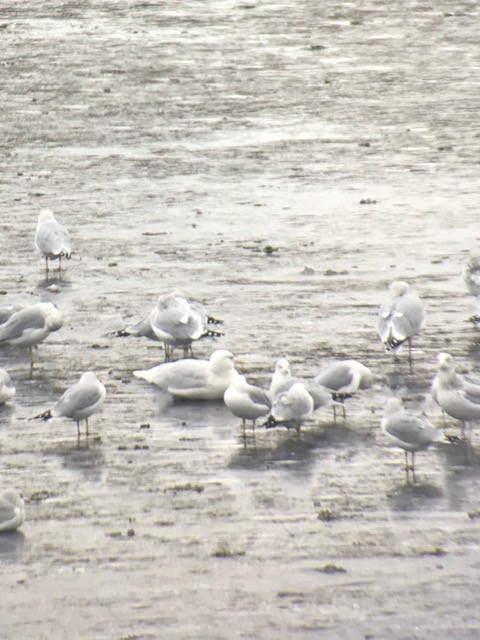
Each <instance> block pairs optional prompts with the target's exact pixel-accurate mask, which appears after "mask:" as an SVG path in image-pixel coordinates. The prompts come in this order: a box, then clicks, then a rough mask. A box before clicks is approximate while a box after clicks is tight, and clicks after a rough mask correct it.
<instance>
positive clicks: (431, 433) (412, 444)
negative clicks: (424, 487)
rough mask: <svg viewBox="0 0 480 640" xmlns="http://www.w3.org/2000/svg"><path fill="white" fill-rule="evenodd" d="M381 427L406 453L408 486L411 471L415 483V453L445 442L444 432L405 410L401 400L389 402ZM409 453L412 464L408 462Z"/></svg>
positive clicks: (390, 400) (392, 399) (394, 399)
mask: <svg viewBox="0 0 480 640" xmlns="http://www.w3.org/2000/svg"><path fill="white" fill-rule="evenodd" d="M381 426H382V431H383V433H384V434H385V435H386V436H387V437H388V438H389V439H390V440H391V441H392V442H393V444H394V445H395V446H397V447H400V448H401V449H403V450H404V451H405V473H406V475H407V484H408V483H409V481H410V476H409V472H410V471H411V472H412V480H413V482H415V452H416V451H424V450H425V449H428V447H429V446H430V445H431V444H433V443H434V442H440V441H445V437H444V435H443V433H442V431H440V430H439V429H435V427H433V426H432V425H431V424H430V423H429V422H427V421H426V420H425V419H424V418H421V417H420V416H417V415H416V414H415V413H413V412H412V411H407V410H406V409H404V407H403V405H402V401H401V400H400V398H390V399H389V400H388V402H387V405H386V407H385V415H384V417H383V419H382V423H381ZM409 452H410V454H411V462H409V461H408V453H409Z"/></svg>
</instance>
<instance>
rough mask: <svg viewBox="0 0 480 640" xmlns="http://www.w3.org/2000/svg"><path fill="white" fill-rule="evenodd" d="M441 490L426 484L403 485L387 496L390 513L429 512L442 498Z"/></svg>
mask: <svg viewBox="0 0 480 640" xmlns="http://www.w3.org/2000/svg"><path fill="white" fill-rule="evenodd" d="M443 495H444V493H443V489H442V488H441V487H437V486H435V485H433V484H430V483H428V482H425V483H424V482H421V481H420V482H416V483H415V484H406V483H405V484H403V485H400V486H397V487H395V489H393V491H391V492H390V493H389V494H387V502H388V505H389V507H390V509H391V510H392V511H395V512H404V513H407V512H410V511H431V510H432V508H433V507H434V505H435V503H436V502H438V501H439V500H441V499H442V498H443Z"/></svg>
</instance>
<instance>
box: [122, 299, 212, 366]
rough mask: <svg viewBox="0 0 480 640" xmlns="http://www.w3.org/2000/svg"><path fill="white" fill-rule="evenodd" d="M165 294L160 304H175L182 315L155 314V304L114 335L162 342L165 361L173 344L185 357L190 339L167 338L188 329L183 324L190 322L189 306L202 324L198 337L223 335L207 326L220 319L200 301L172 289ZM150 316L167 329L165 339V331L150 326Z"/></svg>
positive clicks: (156, 308)
mask: <svg viewBox="0 0 480 640" xmlns="http://www.w3.org/2000/svg"><path fill="white" fill-rule="evenodd" d="M167 295H168V300H167V302H165V296H161V298H163V302H162V303H161V304H162V305H165V304H169V305H172V306H173V305H176V306H177V308H181V309H182V310H183V315H182V314H179V315H177V317H176V320H175V317H174V314H173V313H172V312H170V315H168V316H167V313H166V312H165V313H164V314H163V315H162V316H160V315H158V314H156V312H157V310H158V305H157V306H155V307H154V308H153V309H152V310H151V311H149V312H148V313H147V314H146V315H145V316H144V317H143V318H142V319H141V320H140V321H139V322H136V323H135V324H133V325H131V326H129V327H126V328H125V329H120V330H119V331H117V332H116V335H117V336H121V337H123V336H137V337H145V338H149V339H150V340H155V341H157V342H162V343H164V346H165V361H166V362H167V361H169V360H171V359H172V357H173V348H174V347H175V346H180V347H183V349H184V357H187V355H188V351H189V350H190V352H191V350H192V347H191V344H192V343H191V341H190V342H189V340H188V339H187V340H186V341H183V340H180V342H179V344H173V342H172V340H170V342H168V338H169V337H170V338H171V336H172V334H174V333H175V332H177V334H179V333H180V331H181V330H184V331H188V328H187V329H186V330H185V327H184V324H188V322H189V321H190V322H191V319H190V318H189V310H188V307H189V308H190V310H191V311H192V315H193V316H194V317H195V319H196V320H197V321H198V318H200V321H201V323H202V326H203V332H202V333H201V335H200V337H199V339H200V338H206V337H214V338H217V337H220V336H223V333H221V332H219V331H213V330H211V329H210V327H209V324H210V323H212V324H221V323H222V321H221V320H217V319H215V318H213V316H210V315H208V313H207V311H206V309H205V307H204V306H203V305H202V304H200V302H197V301H189V300H187V299H185V298H184V297H183V296H182V294H181V293H179V292H177V291H174V292H173V293H171V294H167ZM172 296H173V298H174V299H175V301H173V299H172V298H171V297H172ZM187 305H188V307H187ZM152 317H155V318H156V322H157V324H158V327H160V328H162V327H163V329H167V333H168V336H167V341H166V340H165V331H162V332H160V331H157V332H155V331H154V329H153V326H152ZM182 319H183V320H186V323H183V324H182ZM168 322H170V325H169V326H168V327H167V323H168ZM175 322H177V324H178V327H179V328H178V327H175V326H174V325H175ZM162 323H163V324H162ZM192 355H193V354H192Z"/></svg>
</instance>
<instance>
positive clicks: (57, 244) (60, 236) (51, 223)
mask: <svg viewBox="0 0 480 640" xmlns="http://www.w3.org/2000/svg"><path fill="white" fill-rule="evenodd" d="M35 243H36V245H37V248H38V250H39V251H40V253H42V254H43V255H44V256H45V267H46V271H47V273H48V261H49V260H57V259H58V269H59V270H61V266H62V258H63V257H65V258H67V260H69V259H70V256H71V255H72V249H71V245H70V234H69V233H68V231H67V229H65V227H63V226H62V225H61V224H60V223H59V222H57V220H56V219H55V216H54V215H53V213H52V212H51V211H50V209H42V210H41V211H40V215H39V216H38V224H37V231H36V234H35Z"/></svg>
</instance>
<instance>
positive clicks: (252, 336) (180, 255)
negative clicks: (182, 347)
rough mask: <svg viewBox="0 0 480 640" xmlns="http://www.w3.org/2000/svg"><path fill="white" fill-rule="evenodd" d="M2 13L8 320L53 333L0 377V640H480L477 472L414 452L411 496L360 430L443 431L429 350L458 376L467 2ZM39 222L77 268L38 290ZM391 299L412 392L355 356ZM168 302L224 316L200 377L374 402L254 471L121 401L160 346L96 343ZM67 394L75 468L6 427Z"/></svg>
mask: <svg viewBox="0 0 480 640" xmlns="http://www.w3.org/2000/svg"><path fill="white" fill-rule="evenodd" d="M0 6H1V13H0V16H1V20H0V27H1V28H0V42H1V49H0V51H1V54H0V62H1V84H0V95H1V104H2V110H1V113H2V115H1V120H0V126H1V149H2V160H1V170H2V171H1V176H0V180H1V186H2V197H1V199H0V225H1V238H0V242H1V256H2V257H1V267H2V269H1V283H0V288H1V290H2V293H5V295H4V296H3V297H2V302H3V301H5V302H14V301H21V302H34V301H37V300H39V299H44V300H52V301H54V302H55V303H56V304H58V306H59V307H60V308H61V309H62V310H63V312H64V315H65V324H64V326H63V328H62V329H61V330H60V331H59V332H58V333H57V334H54V335H52V336H51V337H50V338H49V339H48V340H47V341H46V342H45V343H44V344H43V345H41V346H40V348H39V349H38V353H37V358H38V365H37V367H36V371H35V375H34V378H33V379H32V380H29V379H28V377H27V376H28V355H27V353H25V352H24V351H13V350H4V351H2V353H1V354H0V365H1V366H5V367H7V368H8V369H9V370H10V371H11V374H12V377H13V378H14V381H15V383H16V385H17V396H16V399H15V402H14V403H12V404H11V406H10V407H7V408H4V409H2V411H1V414H0V462H1V465H0V482H1V484H2V485H7V484H12V485H14V486H16V487H18V488H19V489H20V490H21V491H23V493H24V495H25V497H26V502H27V515H28V520H27V522H25V524H24V526H23V527H22V529H21V533H18V534H17V535H13V536H2V537H1V538H0V572H1V580H2V592H1V593H2V597H1V600H0V637H1V638H2V640H3V639H4V638H5V639H8V640H10V639H20V638H21V639H22V640H30V639H31V640H39V639H43V638H45V639H46V638H48V639H51V638H55V639H56V638H66V639H77V638H82V639H84V638H88V639H111V638H115V639H120V638H122V639H124V640H125V639H127V638H129V639H130V640H133V639H142V640H143V639H147V638H148V639H150V638H168V639H172V640H187V639H189V640H190V639H191V640H194V639H198V638H202V639H206V640H217V639H230V638H232V639H240V638H258V639H270V638H276V639H278V638H281V639H282V640H283V639H290V638H295V639H296V640H297V639H303V638H327V639H332V640H333V639H335V640H336V639H338V640H344V639H348V640H349V639H352V640H357V639H367V638H370V639H385V640H387V639H388V640H390V639H395V640H411V639H412V638H420V639H424V638H425V639H427V638H428V639H430V638H432V637H434V638H437V639H442V640H443V639H445V640H447V639H449V640H450V639H451V638H455V639H460V640H463V639H469V640H473V639H476V638H479V637H480V608H479V605H480V597H479V591H478V585H479V581H480V555H479V550H480V520H479V519H476V518H474V517H471V516H474V515H475V513H477V512H478V510H479V509H480V466H479V463H478V460H477V459H476V457H472V459H471V460H470V461H469V462H468V463H466V462H465V458H464V455H463V451H462V449H461V447H458V446H457V447H455V446H453V445H452V446H449V447H439V448H437V449H435V450H430V451H429V452H427V453H425V454H420V455H419V456H418V476H419V484H418V486H417V487H415V488H411V487H407V486H405V484H404V474H403V469H402V452H400V451H398V450H394V449H391V448H389V447H388V446H387V443H386V442H385V440H384V438H383V437H382V435H381V433H380V432H379V422H380V418H381V415H382V411H383V406H384V403H385V399H386V398H387V397H388V396H389V395H391V394H392V393H397V394H401V395H403V396H404V397H406V398H407V399H408V400H409V401H410V404H411V405H412V406H416V407H419V408H420V407H421V406H422V407H423V408H424V409H425V410H426V412H427V413H428V415H429V416H430V417H431V419H432V420H434V421H436V422H438V421H439V420H440V414H439V410H438V408H437V407H436V406H435V405H434V403H433V401H432V400H431V398H430V397H429V386H430V381H431V379H432V376H433V375H434V370H435V359H436V354H437V353H438V352H439V351H441V350H448V351H450V352H451V353H452V354H453V355H454V357H455V359H456V361H457V362H458V364H459V367H460V368H461V369H462V370H475V369H478V367H479V349H478V342H479V333H478V332H475V330H474V329H473V328H472V327H471V326H470V325H469V324H468V323H467V322H466V318H467V317H468V315H469V312H470V306H471V300H470V299H469V297H468V295H467V294H466V292H465V289H464V285H463V282H462V279H461V275H460V273H461V269H462V266H463V263H464V261H465V259H466V258H467V256H468V255H469V254H470V253H471V252H474V251H476V249H477V247H478V241H479V235H478V234H479V227H478V222H479V213H478V211H479V209H478V206H479V204H478V203H479V193H480V187H479V179H478V178H479V158H480V155H479V151H480V138H479V132H478V104H479V88H478V87H479V84H478V83H479V65H480V49H479V47H478V24H479V17H480V16H479V13H480V12H479V8H478V5H477V3H475V2H467V1H464V2H455V3H452V2H447V1H446V0H439V1H438V2H435V3H425V2H416V1H411V2H409V1H407V0H401V1H399V2H380V1H374V0H367V1H366V2H364V1H360V0H357V1H356V2H355V1H354V2H349V3H339V2H333V1H331V0H325V1H322V2H318V1H317V0H310V1H302V2H294V1H293V0H290V1H288V2H287V1H286V0H278V1H276V2H274V1H273V0H265V1H263V0H253V1H250V0H248V2H247V1H244V2H237V1H233V0H231V1H229V0H218V1H216V2H214V1H204V2H200V1H198V2H194V1H190V2H188V1H186V0H177V1H175V2H149V1H145V2H140V1H134V0H125V1H116V2H111V1H108V0H104V1H101V0H96V1H95V0H92V1H87V0H78V1H76V2H55V1H50V0H46V1H45V2H40V1H38V0H37V1H36V0H32V1H28V2H7V1H5V0H4V1H3V2H0ZM362 202H363V204H362ZM42 207H50V208H52V209H53V210H54V211H55V212H56V214H57V216H58V218H59V219H60V220H61V221H62V222H64V223H65V224H66V225H67V226H68V227H69V228H70V230H71V234H72V237H73V242H74V250H75V254H74V256H73V258H72V260H71V262H70V263H68V265H67V268H66V271H65V275H64V278H63V279H62V280H61V281H58V284H59V287H60V292H59V293H51V292H49V291H47V289H46V287H47V286H48V285H50V284H52V280H50V281H48V282H46V281H45V274H44V270H43V262H42V259H41V258H40V256H38V254H37V253H36V251H35V249H34V247H33V235H34V230H35V226H36V220H37V216H38V211H39V209H40V208H42ZM267 246H271V247H273V248H274V249H278V250H277V251H275V252H274V253H273V254H272V255H267V254H266V253H265V251H264V249H265V247H267ZM305 267H308V269H307V271H308V273H304V269H305ZM397 278H404V279H407V280H409V281H410V282H411V283H412V284H413V285H414V286H415V288H416V290H417V291H418V293H419V294H420V295H421V296H422V298H423V299H424V302H425V307H426V313H427V325H426V328H425V331H424V333H423V335H422V336H421V338H419V340H418V341H417V343H416V348H415V351H414V355H415V371H414V373H413V375H409V372H408V367H407V366H406V362H405V359H404V358H403V357H402V358H400V360H399V362H398V363H397V364H395V363H394V362H393V360H392V358H391V356H390V355H389V354H386V353H384V351H383V349H382V346H381V344H380V342H379V340H378V338H377V336H376V334H375V323H376V312H377V308H378V305H379V304H380V302H381V301H382V300H383V297H384V292H385V291H386V288H387V286H388V284H389V283H390V282H391V281H392V280H393V279H397ZM53 281H57V279H56V277H55V278H54V279H53ZM172 289H181V290H183V291H184V292H185V293H186V294H187V295H190V296H193V297H196V298H198V299H201V300H202V301H204V302H205V303H207V305H208V307H209V309H210V310H211V311H212V312H213V313H214V314H216V315H218V316H221V317H222V318H224V320H225V325H224V330H225V337H224V338H221V339H220V340H219V341H218V342H217V343H213V342H208V341H207V342H203V343H202V344H200V345H197V346H196V348H195V351H196V354H197V355H198V356H203V357H208V355H209V354H210V353H211V351H212V350H213V349H214V348H215V347H224V348H228V349H231V350H232V351H233V352H234V353H235V354H236V355H237V356H238V365H237V366H238V369H239V370H241V371H242V372H243V373H245V374H246V375H247V377H248V378H249V380H251V381H255V382H257V383H259V384H263V385H264V386H268V384H269V381H270V375H271V371H272V370H273V367H274V364H275V361H276V359H277V358H278V357H279V356H282V355H287V356H288V357H289V358H290V360H291V363H292V367H293V369H294V372H295V373H296V374H298V375H311V374H314V373H315V372H316V371H318V369H319V367H320V366H321V364H322V363H323V362H324V361H326V360H329V359H331V358H334V357H345V356H346V357H354V358H357V359H359V360H361V361H362V362H364V363H365V364H367V365H368V366H370V367H371V369H372V371H373V372H374V375H375V383H374V386H373V387H372V388H371V389H370V390H368V391H367V392H365V393H363V394H362V395H361V396H358V397H356V398H355V399H353V400H352V401H351V402H350V404H349V408H348V412H349V413H348V419H347V421H346V423H345V424H339V425H333V423H332V421H331V416H330V415H327V414H324V415H319V416H318V417H317V418H316V419H315V420H313V421H312V422H311V423H310V424H309V425H307V426H306V427H305V429H304V432H303V434H302V436H301V438H300V439H299V440H297V439H296V438H295V436H293V435H292V434H290V435H289V434H288V433H287V432H286V431H284V430H276V431H275V430H274V431H268V432H265V431H263V430H259V432H258V434H257V438H256V442H255V443H254V442H251V441H248V442H247V443H246V445H245V444H244V442H243V440H242V439H241V437H240V433H241V432H240V429H239V421H238V420H237V419H236V418H234V417H233V416H232V415H231V414H230V413H229V411H228V410H227V409H226V408H225V407H224V406H223V405H221V404H220V403H218V404H209V405H208V404H207V405H200V406H196V405H192V404H190V405H188V404H185V405H182V404H175V405H173V406H167V405H165V403H164V402H163V400H162V399H160V398H159V395H158V393H157V392H156V390H155V388H153V387H150V386H148V385H147V384H146V383H143V382H141V381H139V380H136V379H134V378H133V377H132V370H133V369H136V368H145V367H148V366H151V365H153V364H157V363H158V362H161V361H162V360H163V351H162V349H161V348H159V347H158V346H157V345H155V344H154V343H151V342H148V341H145V340H136V339H120V338H114V337H111V336H109V335H108V334H109V332H111V331H114V330H115V329H118V328H120V327H122V326H124V325H125V324H126V323H129V322H131V321H133V320H136V319H139V318H140V317H141V316H142V314H143V313H144V312H145V311H146V310H147V309H148V308H150V307H151V306H153V304H155V301H156V298H157V296H158V294H159V293H162V292H165V291H170V290H172ZM86 369H94V370H95V371H96V372H97V373H98V375H99V377H101V379H102V380H103V381H104V382H105V384H106V386H107V389H108V397H107V401H106V403H105V407H104V410H103V412H102V413H101V414H99V415H98V416H95V417H94V418H92V420H91V427H92V430H93V432H94V435H93V436H92V437H91V438H90V440H89V442H88V444H87V443H85V442H84V441H83V440H82V442H81V445H80V446H79V447H78V446H77V442H76V435H75V426H74V424H71V423H69V422H68V421H64V420H56V421H54V422H51V423H47V424H46V423H41V422H37V421H30V420H28V418H30V417H31V416H32V415H35V414H36V413H38V412H40V411H43V410H45V409H47V408H48V407H49V406H51V404H52V403H53V402H54V400H55V399H56V398H57V397H58V396H59V394H60V393H61V392H62V391H63V390H64V389H65V388H66V387H67V386H68V385H70V384H72V383H73V382H74V381H76V379H77V378H78V376H79V375H80V373H81V372H83V371H84V370H86ZM144 423H148V425H149V428H141V425H142V424H144ZM144 426H145V424H144ZM451 432H454V429H453V428H452V429H451ZM474 440H475V441H476V446H477V448H480V440H479V436H478V434H477V435H476V436H475V438H474ZM469 513H470V516H469ZM326 565H334V566H335V567H336V568H337V571H336V572H333V573H332V572H328V571H326V570H325V567H326Z"/></svg>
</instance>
